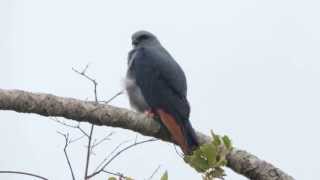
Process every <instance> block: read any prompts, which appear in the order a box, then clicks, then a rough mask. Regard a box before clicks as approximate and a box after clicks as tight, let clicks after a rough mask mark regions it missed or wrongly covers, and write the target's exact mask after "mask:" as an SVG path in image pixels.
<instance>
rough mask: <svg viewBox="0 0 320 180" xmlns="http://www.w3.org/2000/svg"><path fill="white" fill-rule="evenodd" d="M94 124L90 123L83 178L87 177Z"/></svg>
mask: <svg viewBox="0 0 320 180" xmlns="http://www.w3.org/2000/svg"><path fill="white" fill-rule="evenodd" d="M93 129H94V125H93V124H92V125H91V129H90V135H89V141H88V148H87V160H86V169H85V176H84V179H88V170H89V163H90V154H91V140H92V134H93Z"/></svg>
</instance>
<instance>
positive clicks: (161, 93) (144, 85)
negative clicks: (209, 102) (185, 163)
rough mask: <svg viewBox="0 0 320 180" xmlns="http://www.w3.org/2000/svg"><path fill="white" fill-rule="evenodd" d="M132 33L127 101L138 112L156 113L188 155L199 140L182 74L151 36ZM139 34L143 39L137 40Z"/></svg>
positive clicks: (149, 34) (174, 62) (142, 32)
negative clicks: (132, 42)
mask: <svg viewBox="0 0 320 180" xmlns="http://www.w3.org/2000/svg"><path fill="white" fill-rule="evenodd" d="M139 33H140V34H139ZM137 34H138V35H137ZM145 34H147V35H148V36H147V37H144V35H145ZM135 35H136V36H137V37H135ZM135 35H134V36H133V41H135V38H137V39H138V40H137V41H138V42H136V43H137V44H136V45H135V47H134V49H133V50H132V51H130V53H129V56H128V71H127V77H126V89H127V92H128V95H129V100H130V104H131V105H132V106H133V107H134V108H135V109H136V110H138V111H140V112H144V111H151V112H153V113H155V114H156V115H158V116H159V117H160V119H161V122H162V124H163V125H164V126H166V128H167V129H168V130H169V132H170V134H171V135H172V137H173V139H174V140H175V141H176V143H177V144H179V145H180V147H181V148H182V150H183V152H184V153H185V154H189V153H191V151H192V150H193V149H194V148H196V147H197V146H198V142H197V139H196V136H195V132H194V130H193V128H192V127H191V124H190V122H189V113H190V106H189V103H188V100H187V83H186V77H185V74H184V72H183V70H182V69H181V67H180V66H179V65H178V64H177V62H176V61H175V60H174V59H173V58H172V57H171V55H170V54H169V53H168V52H167V51H166V50H165V49H164V48H163V47H162V46H161V44H160V42H159V41H158V40H157V39H156V38H155V36H154V35H152V34H151V33H148V32H145V31H140V32H138V33H136V34H135ZM141 36H142V37H144V38H145V39H144V38H141V39H139V38H140V37H141ZM148 38H149V39H148ZM141 41H142V42H141Z"/></svg>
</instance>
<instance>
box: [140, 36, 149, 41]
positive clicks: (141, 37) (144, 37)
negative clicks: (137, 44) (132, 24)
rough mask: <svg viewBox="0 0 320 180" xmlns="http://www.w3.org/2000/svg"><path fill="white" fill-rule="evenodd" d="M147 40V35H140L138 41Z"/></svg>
mask: <svg viewBox="0 0 320 180" xmlns="http://www.w3.org/2000/svg"><path fill="white" fill-rule="evenodd" d="M148 38H149V36H147V35H142V36H140V38H139V39H140V40H144V39H148Z"/></svg>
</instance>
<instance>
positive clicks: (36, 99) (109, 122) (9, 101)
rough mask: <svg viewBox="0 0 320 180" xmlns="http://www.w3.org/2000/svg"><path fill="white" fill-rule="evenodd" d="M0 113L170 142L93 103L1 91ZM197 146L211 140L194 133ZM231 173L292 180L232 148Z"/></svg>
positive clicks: (154, 126) (149, 124)
mask: <svg viewBox="0 0 320 180" xmlns="http://www.w3.org/2000/svg"><path fill="white" fill-rule="evenodd" d="M0 110H12V111H16V112H20V113H35V114H39V115H42V116H54V117H64V118H67V119H72V120H75V121H79V122H89V123H92V124H95V125H99V126H112V127H118V128H124V129H129V130H132V131H135V132H139V133H141V134H143V135H146V136H152V137H156V138H159V139H162V140H164V141H169V142H172V140H171V139H170V137H169V136H168V133H167V131H166V130H165V129H162V128H161V126H160V124H159V123H158V122H157V121H155V120H153V119H151V118H148V117H147V116H145V115H144V114H141V113H136V112H132V111H129V110H127V109H124V108H119V107H114V106H111V105H105V104H96V103H95V102H90V101H83V100H78V99H74V98H65V97H58V96H55V95H51V94H43V93H31V92H26V91H21V90H4V89H0ZM197 135H198V139H199V142H200V144H204V143H208V142H210V141H211V138H210V137H209V136H207V135H205V134H203V133H200V132H197ZM227 166H228V167H229V168H231V169H232V170H233V171H235V172H237V173H239V174H241V175H243V176H246V177H247V178H249V179H252V180H293V179H294V178H293V177H291V176H290V175H288V174H286V173H285V172H283V171H282V170H280V169H279V168H277V167H275V166H273V165H272V164H270V163H268V162H266V161H264V160H261V159H259V158H258V157H256V156H254V155H252V154H250V153H249V152H247V151H244V150H240V149H237V148H234V149H233V150H232V152H231V153H230V154H229V155H228V165H227Z"/></svg>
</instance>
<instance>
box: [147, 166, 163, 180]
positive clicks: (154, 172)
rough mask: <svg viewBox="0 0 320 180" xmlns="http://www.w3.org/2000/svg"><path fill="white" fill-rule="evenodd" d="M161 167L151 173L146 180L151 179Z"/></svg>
mask: <svg viewBox="0 0 320 180" xmlns="http://www.w3.org/2000/svg"><path fill="white" fill-rule="evenodd" d="M160 167H161V165H159V166H158V167H157V168H156V169H155V170H154V171H153V173H152V174H151V176H150V177H149V178H148V180H151V179H152V178H153V176H154V175H155V174H156V173H157V172H158V171H159V169H160Z"/></svg>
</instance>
